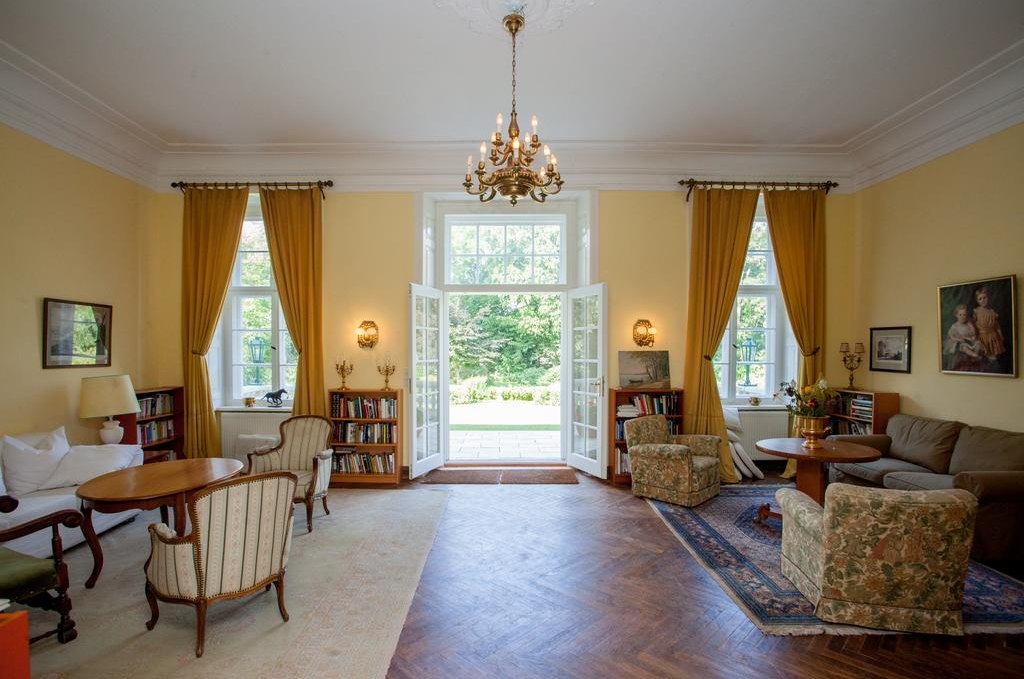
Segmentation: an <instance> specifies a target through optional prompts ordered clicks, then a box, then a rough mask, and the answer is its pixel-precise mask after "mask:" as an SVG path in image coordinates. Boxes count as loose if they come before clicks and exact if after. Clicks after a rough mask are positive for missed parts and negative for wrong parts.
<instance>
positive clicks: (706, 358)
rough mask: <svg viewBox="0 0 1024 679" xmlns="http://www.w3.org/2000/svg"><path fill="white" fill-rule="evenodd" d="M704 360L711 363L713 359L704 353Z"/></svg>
mask: <svg viewBox="0 0 1024 679" xmlns="http://www.w3.org/2000/svg"><path fill="white" fill-rule="evenodd" d="M704 360H705V361H707V362H708V363H711V362H712V361H714V360H715V359H714V358H712V357H711V356H708V355H707V354H704Z"/></svg>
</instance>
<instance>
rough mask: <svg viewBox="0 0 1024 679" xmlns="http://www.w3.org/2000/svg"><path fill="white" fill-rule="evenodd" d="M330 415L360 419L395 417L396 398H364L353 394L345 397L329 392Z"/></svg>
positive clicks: (396, 411) (396, 410) (396, 412)
mask: <svg viewBox="0 0 1024 679" xmlns="http://www.w3.org/2000/svg"><path fill="white" fill-rule="evenodd" d="M331 417H335V418H338V417H358V418H362V419H373V418H379V419H396V418H397V417H398V399H394V398H364V397H362V396H353V397H351V398H345V395H344V394H340V393H338V392H334V393H332V394H331Z"/></svg>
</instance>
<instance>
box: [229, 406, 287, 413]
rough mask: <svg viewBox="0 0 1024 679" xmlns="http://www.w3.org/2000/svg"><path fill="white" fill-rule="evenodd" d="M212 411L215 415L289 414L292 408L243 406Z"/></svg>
mask: <svg viewBox="0 0 1024 679" xmlns="http://www.w3.org/2000/svg"><path fill="white" fill-rule="evenodd" d="M213 410H214V412H217V413H291V411H292V407H291V406H281V407H280V408H271V407H270V406H255V407H253V408H246V407H245V406H221V407H219V408H214V409H213Z"/></svg>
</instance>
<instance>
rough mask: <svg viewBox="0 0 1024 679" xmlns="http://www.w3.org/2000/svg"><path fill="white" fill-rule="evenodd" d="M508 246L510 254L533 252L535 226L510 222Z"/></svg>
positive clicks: (528, 253)
mask: <svg viewBox="0 0 1024 679" xmlns="http://www.w3.org/2000/svg"><path fill="white" fill-rule="evenodd" d="M506 234H507V237H508V241H507V243H506V246H507V248H508V254H510V255H530V254H533V227H532V226H528V225H525V224H510V225H509V227H508V230H507V231H506Z"/></svg>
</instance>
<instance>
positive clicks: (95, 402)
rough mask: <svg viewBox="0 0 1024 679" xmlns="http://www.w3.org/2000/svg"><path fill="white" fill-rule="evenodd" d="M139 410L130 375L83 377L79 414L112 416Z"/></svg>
mask: <svg viewBox="0 0 1024 679" xmlns="http://www.w3.org/2000/svg"><path fill="white" fill-rule="evenodd" d="M137 412H139V401H138V399H137V398H135V387H133V386H132V378H131V377H129V376H128V375H104V376H103V377H86V378H83V379H82V398H81V402H80V403H79V404H78V416H79V417H81V418H83V419H84V418H87V417H110V416H112V415H124V414H125V413H137Z"/></svg>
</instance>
